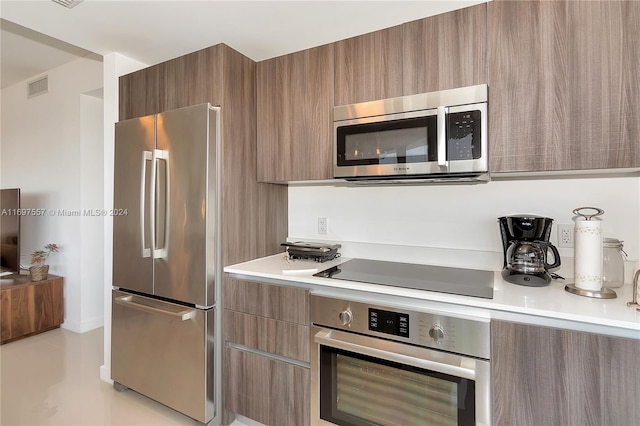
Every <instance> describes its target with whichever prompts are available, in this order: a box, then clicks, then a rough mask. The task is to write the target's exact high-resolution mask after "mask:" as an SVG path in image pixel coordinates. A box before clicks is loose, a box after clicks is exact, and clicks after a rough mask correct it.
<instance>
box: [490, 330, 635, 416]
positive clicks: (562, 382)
mask: <svg viewBox="0 0 640 426" xmlns="http://www.w3.org/2000/svg"><path fill="white" fill-rule="evenodd" d="M639 353H640V340H634V339H623V338H616V337H607V336H602V335H596V334H591V333H584V332H578V331H571V330H561V329H554V328H547V327H537V326H532V325H524V324H514V323H509V322H502V321H492V322H491V395H492V402H493V423H494V424H497V425H522V426H525V425H532V426H534V425H536V426H537V425H584V426H586V425H632V424H633V425H636V424H640V406H639V405H638V401H640V369H638V359H637V357H638V354H639Z"/></svg>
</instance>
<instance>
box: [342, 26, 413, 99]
mask: <svg viewBox="0 0 640 426" xmlns="http://www.w3.org/2000/svg"><path fill="white" fill-rule="evenodd" d="M335 45H336V55H335V56H336V66H335V104H336V105H346V104H352V103H357V102H366V101H373V100H377V99H385V98H393V97H396V96H402V25H398V26H396V27H391V28H388V29H385V30H381V31H376V32H373V33H369V34H364V35H361V36H358V37H353V38H349V39H346V40H342V41H339V42H337V43H336V44H335Z"/></svg>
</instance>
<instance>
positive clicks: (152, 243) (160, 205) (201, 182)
mask: <svg viewBox="0 0 640 426" xmlns="http://www.w3.org/2000/svg"><path fill="white" fill-rule="evenodd" d="M115 137H116V141H115V178H114V180H115V181H114V211H113V231H114V235H113V296H112V302H113V303H112V326H111V377H112V379H113V380H114V386H115V387H116V389H118V390H124V389H126V388H131V389H133V390H135V391H137V392H139V393H141V394H143V395H146V396H148V397H150V398H152V399H154V400H157V401H159V402H161V403H163V404H165V405H167V406H169V407H171V408H173V409H175V410H177V411H179V412H181V413H183V414H185V415H187V416H189V417H192V418H193V419H195V420H197V421H199V422H202V423H207V422H209V421H211V420H212V419H213V418H214V416H215V414H216V413H215V398H216V395H215V394H216V386H215V383H216V380H215V372H216V368H215V365H214V363H215V360H216V358H217V357H216V349H217V348H216V347H215V344H214V342H215V338H214V337H215V326H216V325H217V323H218V322H219V321H217V320H216V299H217V296H218V295H219V294H220V293H219V292H220V289H219V287H220V285H221V284H220V283H221V279H222V263H221V253H220V250H219V247H220V241H221V238H220V237H221V236H220V231H221V223H220V219H221V218H220V198H221V182H220V176H219V170H220V167H219V162H220V109H219V108H217V107H212V106H211V105H210V104H201V105H196V106H192V107H187V108H181V109H177V110H172V111H168V112H163V113H160V114H156V115H151V116H146V117H141V118H137V119H131V120H125V121H121V122H118V123H117V124H116V127H115ZM218 371H219V370H218Z"/></svg>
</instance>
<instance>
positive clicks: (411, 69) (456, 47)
mask: <svg viewBox="0 0 640 426" xmlns="http://www.w3.org/2000/svg"><path fill="white" fill-rule="evenodd" d="M403 39H404V41H403V58H402V60H403V79H402V85H403V92H404V94H405V95H412V94H415V93H424V92H433V91H437V90H445V89H453V88H456V87H465V86H474V85H476V84H486V83H487V60H486V58H487V5H486V4H480V5H477V6H472V7H467V8H464V9H460V10H456V11H453V12H449V13H443V14H441V15H436V16H432V17H429V18H425V19H420V20H418V21H413V22H409V23H407V24H404V25H403Z"/></svg>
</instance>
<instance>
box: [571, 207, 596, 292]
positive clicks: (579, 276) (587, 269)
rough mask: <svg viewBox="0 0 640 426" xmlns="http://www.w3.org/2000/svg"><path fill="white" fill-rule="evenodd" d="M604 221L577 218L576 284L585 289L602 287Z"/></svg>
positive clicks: (574, 256)
mask: <svg viewBox="0 0 640 426" xmlns="http://www.w3.org/2000/svg"><path fill="white" fill-rule="evenodd" d="M601 228H602V222H601V221H599V220H597V219H596V220H586V219H582V218H581V219H576V222H575V228H574V229H575V235H574V250H573V261H574V275H575V286H576V287H577V288H580V289H583V290H590V291H599V290H600V289H601V288H602V230H601Z"/></svg>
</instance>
